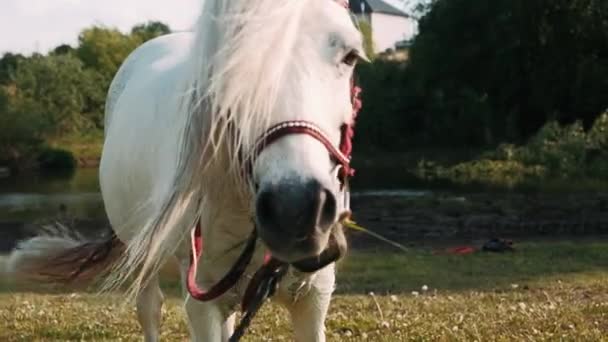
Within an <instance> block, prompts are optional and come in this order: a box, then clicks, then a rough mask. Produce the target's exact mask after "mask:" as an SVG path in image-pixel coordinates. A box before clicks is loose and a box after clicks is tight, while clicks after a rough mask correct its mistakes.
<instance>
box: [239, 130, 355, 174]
mask: <svg viewBox="0 0 608 342" xmlns="http://www.w3.org/2000/svg"><path fill="white" fill-rule="evenodd" d="M295 134H305V135H308V136H310V137H312V138H314V139H315V140H317V141H318V142H320V143H321V144H323V146H325V148H326V149H327V151H328V152H329V155H330V156H331V157H332V159H333V160H334V161H335V162H336V163H337V164H339V165H341V166H342V169H341V170H340V179H341V180H344V179H345V178H346V177H350V176H353V175H354V170H353V169H352V168H351V167H350V156H348V155H346V154H344V153H343V152H342V151H341V150H340V149H338V148H336V147H335V146H334V144H333V143H332V141H331V139H330V138H329V136H328V135H327V134H326V133H325V132H323V130H322V129H321V128H319V126H317V125H315V124H314V123H312V122H309V121H304V120H291V121H283V122H280V123H278V124H276V125H274V126H272V127H270V128H269V129H268V130H267V131H266V132H265V133H264V134H262V136H261V137H260V138H259V139H258V140H257V142H256V144H255V146H256V147H255V149H254V152H253V154H252V157H251V159H250V160H249V161H248V162H246V164H245V167H246V170H247V171H246V173H247V174H248V175H249V176H251V173H252V161H253V160H255V159H256V158H257V157H258V156H259V155H260V153H262V151H263V150H264V149H265V148H267V147H268V146H270V145H272V144H273V143H275V142H276V141H278V140H279V139H281V138H283V137H285V136H288V135H295ZM341 135H342V139H344V138H345V136H344V132H342V134H341ZM340 145H343V143H342V142H341V144H340Z"/></svg>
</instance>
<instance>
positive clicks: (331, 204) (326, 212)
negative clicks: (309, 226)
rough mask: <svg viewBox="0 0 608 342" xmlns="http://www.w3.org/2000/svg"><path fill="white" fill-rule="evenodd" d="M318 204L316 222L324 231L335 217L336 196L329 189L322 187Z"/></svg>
mask: <svg viewBox="0 0 608 342" xmlns="http://www.w3.org/2000/svg"><path fill="white" fill-rule="evenodd" d="M319 205H320V208H319V209H320V210H319V217H318V218H317V220H318V221H317V224H318V225H319V227H320V228H321V229H323V230H324V231H325V230H327V229H329V228H330V227H331V226H332V225H333V223H334V220H335V218H336V197H335V196H334V194H333V193H332V192H331V191H329V190H327V189H323V190H321V195H320V203H319Z"/></svg>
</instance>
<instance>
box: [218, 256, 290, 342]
mask: <svg viewBox="0 0 608 342" xmlns="http://www.w3.org/2000/svg"><path fill="white" fill-rule="evenodd" d="M288 268H289V264H287V263H284V262H282V261H279V260H277V259H274V258H272V259H270V261H269V262H268V263H266V264H265V265H264V266H262V268H260V269H259V270H258V271H257V272H256V273H255V275H254V276H253V278H252V279H251V282H250V283H249V286H248V287H247V291H246V292H245V296H244V298H243V304H242V305H243V308H242V310H243V317H242V318H241V321H240V322H239V325H238V326H237V327H236V329H235V330H234V333H233V334H232V336H231V337H230V339H229V340H228V342H239V341H240V340H241V338H242V337H243V336H244V335H245V333H246V332H247V329H248V328H249V326H250V325H251V322H252V321H253V318H254V317H255V315H256V314H257V313H258V311H259V310H260V308H261V307H262V305H263V304H264V303H265V302H266V300H267V299H269V298H270V297H272V296H273V295H274V293H275V292H276V289H277V287H278V284H279V282H280V281H281V279H283V276H285V274H286V273H287V270H288Z"/></svg>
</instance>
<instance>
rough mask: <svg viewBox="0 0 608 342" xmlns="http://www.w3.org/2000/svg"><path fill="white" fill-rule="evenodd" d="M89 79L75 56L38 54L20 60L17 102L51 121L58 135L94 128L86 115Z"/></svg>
mask: <svg viewBox="0 0 608 342" xmlns="http://www.w3.org/2000/svg"><path fill="white" fill-rule="evenodd" d="M88 80H89V77H88V75H87V73H86V72H85V71H84V70H83V67H82V62H81V61H80V60H79V59H77V58H76V57H74V56H72V55H56V56H55V55H52V56H46V57H45V56H41V55H35V56H32V57H30V58H28V59H25V60H23V61H22V62H20V63H19V65H18V67H17V70H16V71H15V76H14V87H15V89H16V91H15V94H14V96H13V101H14V105H15V107H16V108H20V109H21V111H22V112H23V111H24V110H25V108H27V111H28V112H30V113H31V114H33V115H35V116H36V117H38V118H39V120H41V121H43V122H46V123H48V124H50V125H51V126H52V127H53V128H54V132H53V133H55V134H62V133H66V132H70V131H75V130H78V129H86V128H88V127H90V125H87V123H86V120H85V119H84V118H83V117H82V115H81V114H82V108H83V106H84V102H85V95H84V94H83V92H82V89H83V88H84V85H85V84H86V83H87V81H88Z"/></svg>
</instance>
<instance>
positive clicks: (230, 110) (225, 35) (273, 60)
mask: <svg viewBox="0 0 608 342" xmlns="http://www.w3.org/2000/svg"><path fill="white" fill-rule="evenodd" d="M208 6H209V7H208V8H207V11H208V12H204V14H203V16H202V17H201V20H200V26H199V30H198V37H199V38H198V39H197V40H198V41H197V42H196V43H199V42H207V43H205V44H202V45H200V46H199V47H198V49H196V50H195V51H196V53H197V54H198V55H200V56H206V57H203V58H195V59H193V61H194V62H195V66H196V69H195V70H196V71H195V72H193V75H197V76H201V77H202V78H198V79H197V80H196V87H195V89H196V92H195V94H196V95H195V99H196V101H195V102H194V103H196V104H197V105H198V106H196V107H194V108H192V109H191V112H192V113H191V115H192V116H193V117H196V115H202V116H203V119H201V124H200V125H194V126H195V127H194V128H193V129H191V130H190V131H189V135H191V138H190V139H187V140H186V141H187V142H191V141H196V139H200V137H201V136H205V137H207V138H208V140H207V141H205V142H204V145H205V146H207V147H210V146H211V147H214V152H217V151H221V150H222V147H227V148H226V149H227V151H228V153H229V154H230V155H231V156H232V158H230V160H231V161H232V162H233V164H232V166H236V167H235V168H233V170H235V172H233V173H232V175H233V176H235V177H236V178H237V179H238V178H240V177H241V176H243V172H242V170H243V169H245V168H246V165H243V160H246V161H249V160H253V166H252V167H251V173H247V174H246V175H245V176H246V177H248V178H249V179H241V180H245V181H244V182H237V183H236V184H240V185H241V186H242V187H243V186H245V185H246V184H249V185H251V187H243V188H242V189H241V192H242V193H244V194H245V196H251V194H250V192H249V190H250V189H253V190H254V192H255V193H254V194H253V197H251V199H252V200H253V201H251V202H253V203H252V205H251V207H252V209H254V210H253V216H254V220H255V223H256V225H257V229H258V232H259V235H260V237H261V238H262V240H263V241H264V242H265V244H266V245H267V246H268V248H269V249H270V250H271V251H272V253H273V254H274V255H275V256H276V257H279V258H280V259H282V260H284V261H287V262H295V261H299V260H302V259H304V258H309V257H315V256H318V255H319V253H321V251H323V250H324V249H325V248H326V246H327V244H328V240H329V234H330V232H331V228H332V227H333V226H334V225H335V224H336V222H337V220H338V217H339V215H340V214H341V213H342V212H343V211H345V210H346V209H347V208H344V205H343V203H344V198H343V197H344V194H342V193H341V189H340V187H341V184H340V181H339V180H338V177H337V172H338V168H337V165H336V163H335V161H334V160H333V159H332V158H331V155H330V154H329V153H328V150H327V147H326V146H324V145H323V144H321V143H320V142H319V141H318V140H316V139H313V138H312V137H311V136H309V135H306V134H291V135H288V136H285V137H282V138H281V139H279V140H277V141H276V142H273V143H272V144H271V145H269V146H267V147H266V148H264V149H262V150H261V152H260V153H259V154H257V153H254V151H255V150H256V148H257V145H256V144H257V143H259V139H260V137H261V136H263V135H264V133H265V132H266V131H267V130H268V128H269V127H272V126H274V125H276V124H280V123H284V122H294V121H303V122H307V123H311V124H312V125H314V126H315V127H317V128H319V129H320V130H322V131H323V132H325V134H326V135H327V138H328V139H329V141H330V142H331V144H332V145H334V146H336V147H337V146H338V145H339V143H340V139H341V133H342V131H341V127H342V126H343V125H344V124H351V123H352V120H353V107H352V103H351V78H352V74H353V68H354V65H355V63H356V61H357V59H358V58H360V57H362V56H364V53H363V50H362V38H361V35H360V33H359V31H358V30H357V28H356V27H355V25H354V23H353V21H352V19H351V17H350V15H349V13H348V11H347V10H346V9H345V8H344V6H343V4H340V3H339V2H336V1H331V0H307V1H304V0H301V1H277V0H261V1H246V0H245V1H233V2H228V3H226V4H224V6H223V7H222V8H221V9H219V11H220V13H221V14H220V15H218V12H217V11H218V8H217V7H216V6H217V4H215V3H213V2H210V3H209V4H208ZM205 13H207V15H206V14H205ZM210 13H214V14H213V16H211V15H209V14H210ZM210 24H211V27H210ZM200 61H205V62H204V63H202V64H200ZM209 61H211V63H209ZM201 108H203V110H201ZM193 122H197V121H193ZM198 127H204V131H201V129H199V128H198ZM186 150H187V151H189V153H187V154H186V155H185V156H184V158H185V159H186V160H188V159H190V160H192V159H196V158H197V156H203V155H207V154H205V153H201V152H200V151H199V150H196V149H194V150H193V149H191V147H187V148H186ZM201 163H202V162H198V163H187V164H186V165H189V166H190V167H191V168H192V169H191V171H189V172H187V174H189V175H195V174H196V172H198V171H197V170H199V168H200V165H201ZM216 181H217V180H213V182H216ZM208 187H209V186H208Z"/></svg>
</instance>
